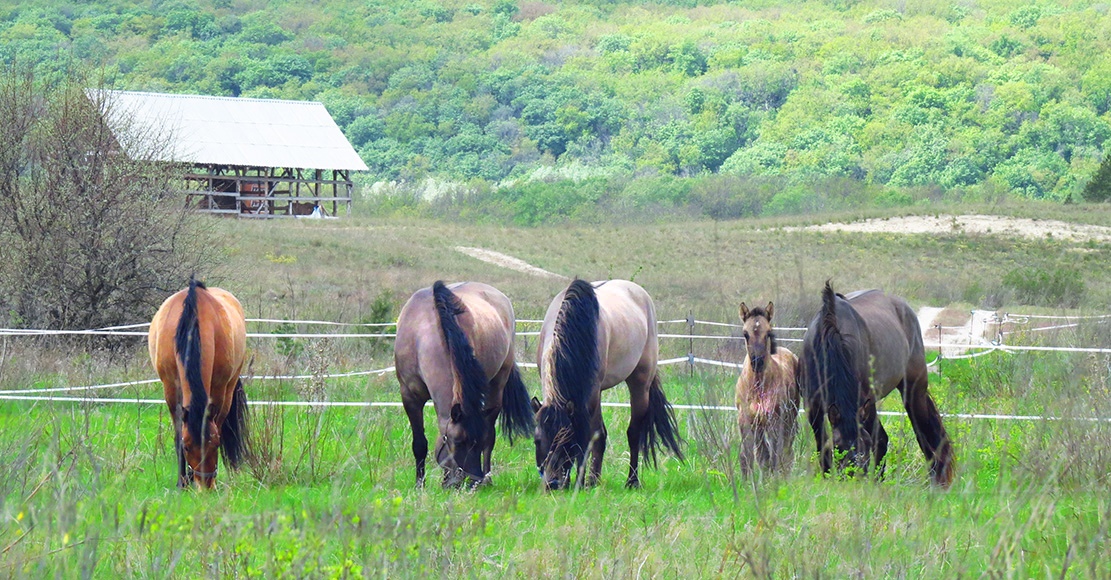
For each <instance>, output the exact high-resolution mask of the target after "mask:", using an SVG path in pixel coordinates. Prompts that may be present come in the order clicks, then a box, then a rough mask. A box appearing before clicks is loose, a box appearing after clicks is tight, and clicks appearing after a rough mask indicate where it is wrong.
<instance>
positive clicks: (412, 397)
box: [401, 386, 428, 487]
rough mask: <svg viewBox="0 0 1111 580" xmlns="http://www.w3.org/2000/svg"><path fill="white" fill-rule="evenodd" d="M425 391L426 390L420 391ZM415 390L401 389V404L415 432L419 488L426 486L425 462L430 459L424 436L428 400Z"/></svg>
mask: <svg viewBox="0 0 1111 580" xmlns="http://www.w3.org/2000/svg"><path fill="white" fill-rule="evenodd" d="M420 390H422V391H425V389H420ZM413 391H414V389H408V388H405V387H404V386H403V387H402V389H401V404H402V406H404V407H405V415H407V416H408V417H409V427H410V428H411V429H412V430H413V458H414V459H415V460H416V464H417V487H423V486H424V461H425V459H427V458H428V438H427V437H425V435H424V404H425V403H427V402H428V399H427V398H425V397H422V396H420V395H417V394H416V393H414V392H413Z"/></svg>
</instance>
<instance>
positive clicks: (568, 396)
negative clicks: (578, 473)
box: [554, 278, 601, 453]
mask: <svg viewBox="0 0 1111 580" xmlns="http://www.w3.org/2000/svg"><path fill="white" fill-rule="evenodd" d="M599 312H600V309H599V306H598V296H597V295H596V294H595V293H594V286H592V285H591V284H590V282H587V281H585V280H579V279H577V278H576V279H575V280H574V281H573V282H571V285H570V286H568V287H567V291H566V292H564V294H563V304H561V305H560V307H559V315H558V316H556V323H555V330H554V334H555V336H556V338H555V361H554V363H555V364H554V366H555V377H554V378H555V387H556V392H557V393H558V394H559V397H560V398H561V399H563V400H564V401H566V402H567V403H570V407H568V409H569V410H570V414H571V426H572V433H573V438H574V442H575V443H577V444H578V445H579V449H581V450H582V452H584V453H585V452H586V448H587V445H588V444H589V442H590V437H591V433H590V423H589V420H588V419H589V417H588V415H589V411H588V410H587V401H588V400H589V398H590V395H591V394H592V393H593V392H594V386H595V382H597V380H598V370H599V368H601V361H599V360H598V319H599Z"/></svg>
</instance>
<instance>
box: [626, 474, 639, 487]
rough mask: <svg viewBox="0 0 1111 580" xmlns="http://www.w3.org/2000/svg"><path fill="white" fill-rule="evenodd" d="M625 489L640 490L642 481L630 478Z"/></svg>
mask: <svg viewBox="0 0 1111 580" xmlns="http://www.w3.org/2000/svg"><path fill="white" fill-rule="evenodd" d="M625 487H626V488H627V489H640V480H639V479H636V478H633V477H630V478H629V479H628V480H626V481H625Z"/></svg>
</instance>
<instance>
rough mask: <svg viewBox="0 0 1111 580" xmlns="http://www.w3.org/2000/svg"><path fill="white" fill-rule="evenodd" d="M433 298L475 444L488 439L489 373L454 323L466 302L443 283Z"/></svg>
mask: <svg viewBox="0 0 1111 580" xmlns="http://www.w3.org/2000/svg"><path fill="white" fill-rule="evenodd" d="M432 297H433V301H434V302H435V304H436V312H437V314H438V315H439V319H440V330H441V331H442V332H443V334H444V342H445V343H447V349H448V353H449V354H450V355H451V360H452V364H453V365H454V366H455V371H456V373H457V375H458V377H459V384H460V390H461V393H460V395H461V399H462V400H461V401H460V405H461V407H462V411H463V413H462V420H461V421H460V424H461V426H462V427H463V430H464V431H465V432H466V433H467V436H468V437H470V438H471V440H472V441H483V440H485V437H486V420H485V418H484V417H483V416H482V410H483V407H484V406H485V404H486V383H487V380H486V373H485V372H484V371H483V370H482V365H480V364H479V363H478V359H477V358H475V355H474V348H472V347H471V343H470V341H469V340H467V335H466V334H464V333H463V329H462V328H461V327H460V326H459V323H458V322H457V321H456V320H455V317H456V316H458V315H460V314H463V313H464V312H466V311H467V309H466V308H465V307H464V306H463V302H462V301H461V300H459V297H458V296H456V295H455V293H454V292H452V291H451V290H450V289H448V287H447V286H445V285H444V283H443V282H441V281H440V280H437V281H436V282H435V283H434V284H433V285H432Z"/></svg>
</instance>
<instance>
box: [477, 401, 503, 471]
mask: <svg viewBox="0 0 1111 580" xmlns="http://www.w3.org/2000/svg"><path fill="white" fill-rule="evenodd" d="M500 411H501V408H500V407H494V408H493V409H487V410H486V412H485V415H486V417H485V419H486V448H485V449H483V450H482V473H483V476H482V481H481V482H480V483H481V485H489V484H490V483H491V482H492V481H493V480H492V479H491V478H490V460H491V457H492V456H493V455H494V443H495V442H496V441H497V440H498V433H497V431H496V430H495V429H494V426H495V425H497V423H498V414H499V412H500Z"/></svg>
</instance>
